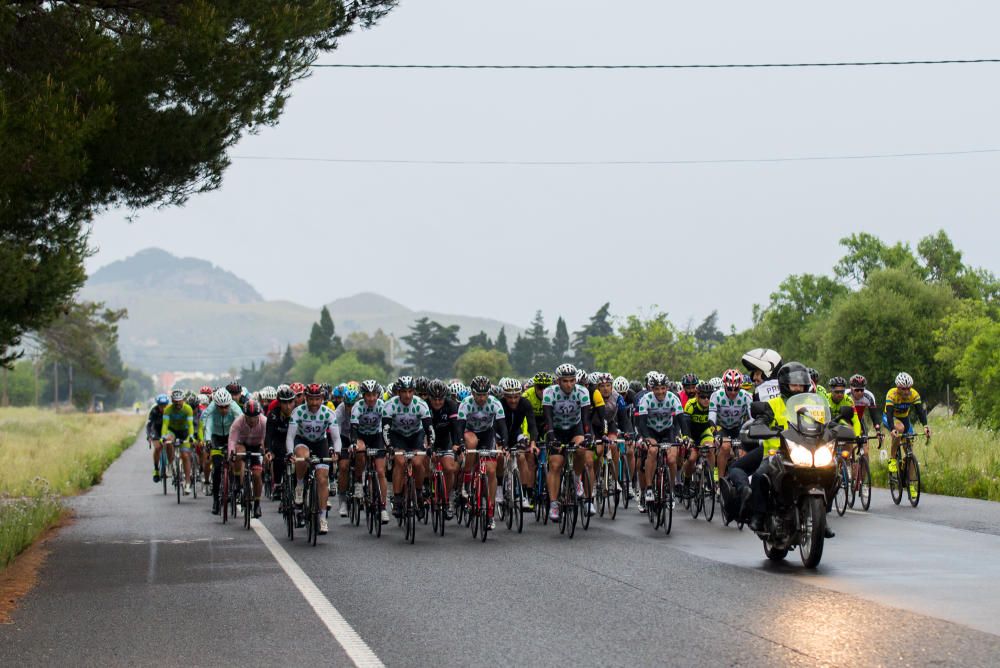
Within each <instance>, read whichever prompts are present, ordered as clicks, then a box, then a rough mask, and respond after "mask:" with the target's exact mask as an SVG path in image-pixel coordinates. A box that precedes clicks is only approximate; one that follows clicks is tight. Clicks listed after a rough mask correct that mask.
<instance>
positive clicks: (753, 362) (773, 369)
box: [741, 348, 781, 380]
mask: <svg viewBox="0 0 1000 668" xmlns="http://www.w3.org/2000/svg"><path fill="white" fill-rule="evenodd" d="M741 361H742V362H743V366H744V368H746V370H747V371H749V372H751V374H752V373H753V372H754V371H760V372H761V373H763V374H764V378H765V379H767V380H770V379H771V378H774V374H776V373H777V372H778V369H780V368H781V355H779V354H778V352H777V351H775V350H771V349H770V348H754V349H753V350H750V351H748V352H747V353H746V354H745V355H743V359H742V360H741Z"/></svg>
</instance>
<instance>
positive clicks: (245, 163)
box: [87, 0, 1000, 329]
mask: <svg viewBox="0 0 1000 668" xmlns="http://www.w3.org/2000/svg"><path fill="white" fill-rule="evenodd" d="M998 20H1000V4H997V3H983V2H961V1H952V2H948V3H941V2H922V1H915V0H905V1H880V2H877V3H872V2H839V3H833V4H828V5H822V6H821V5H816V4H815V3H802V2H758V3H746V2H713V3H667V2H660V1H628V2H626V1H622V2H616V3H608V2H594V1H590V0H586V1H584V0H546V2H537V0H509V1H507V2H503V3H496V2H483V1H481V0H462V1H458V0H453V1H450V2H445V1H441V0H419V2H418V1H416V0H403V1H402V2H401V3H400V6H399V7H398V8H396V9H395V10H393V12H391V13H390V14H389V16H387V17H386V18H385V19H383V21H382V22H381V23H380V24H378V25H376V26H375V27H374V28H372V29H371V30H367V31H361V32H358V33H355V34H352V35H349V36H347V37H346V38H344V39H343V40H342V41H341V43H340V46H339V48H338V49H337V50H336V51H334V52H331V53H327V54H323V55H322V56H321V57H320V60H319V61H318V62H321V63H393V64H413V63H419V64H426V63H430V64H446V63H447V64H663V63H685V64H687V63H765V62H830V61H861V60H864V61H867V60H910V59H913V60H927V59H953V58H962V59H967V58H998V57H1000V47H997V46H996V34H995V27H996V25H998ZM998 75H1000V64H967V65H926V66H910V67H864V68H859V67H845V68H778V69H713V70H705V69H699V70H599V71H594V70H569V71H567V70H555V71H532V70H501V71H493V70H486V71H483V70H471V71H456V70H344V69H314V70H313V75H312V76H311V77H309V78H307V79H305V80H303V81H300V82H297V83H296V84H295V86H294V87H293V89H292V91H291V99H290V100H289V102H288V105H287V108H286V111H285V113H284V115H283V116H282V118H281V120H280V121H279V123H278V125H277V126H275V127H272V128H266V129H264V130H263V131H262V132H260V133H259V134H257V135H253V136H248V137H246V138H244V139H243V140H242V141H241V142H240V143H239V144H238V145H237V146H236V147H234V149H233V150H232V151H231V156H232V158H233V161H232V165H231V167H230V168H229V170H228V171H227V172H226V174H225V178H224V182H223V185H222V187H221V188H220V189H218V190H216V191H214V192H211V193H207V194H202V195H198V196H196V197H194V198H192V199H191V200H190V201H189V202H188V203H187V204H186V205H185V206H183V207H175V208H164V209H156V210H143V211H140V212H138V215H137V216H136V220H135V222H132V223H129V222H127V220H126V217H127V216H128V215H130V214H132V213H134V212H130V211H125V210H111V211H108V212H106V213H104V214H102V215H101V216H99V217H98V218H97V219H96V220H95V223H94V226H93V232H92V235H91V241H92V244H93V246H94V247H95V248H96V249H97V251H98V252H97V253H96V254H95V255H94V256H93V257H91V258H90V260H89V261H88V264H87V267H88V270H90V271H93V270H95V269H96V268H98V267H100V266H103V265H106V264H108V263H109V262H112V261H114V260H117V259H121V258H124V257H127V256H129V255H131V254H133V253H135V252H137V251H139V250H141V249H143V248H146V247H149V246H159V247H161V248H164V249H165V250H168V251H170V252H172V253H175V254H177V255H182V256H193V257H200V258H204V259H207V260H209V261H211V262H213V263H215V264H217V265H219V266H221V267H223V268H225V269H227V270H230V271H232V272H234V273H236V274H237V275H239V276H241V277H243V278H245V279H246V280H248V281H249V282H250V283H251V284H253V285H254V287H255V288H257V290H258V291H259V292H260V293H261V294H262V295H263V296H264V297H265V298H267V299H288V300H291V301H295V302H298V303H301V304H305V305H307V306H318V305H319V304H321V303H325V302H329V301H332V300H333V299H336V298H338V297H344V296H349V295H353V294H355V293H357V292H361V291H374V292H378V293H381V294H383V295H385V296H387V297H390V298H392V299H395V300H397V301H399V302H401V303H403V304H405V305H406V306H409V307H410V308H413V309H428V310H433V311H439V312H452V313H463V314H468V315H480V316H490V317H496V318H499V319H502V320H505V321H507V322H512V323H516V324H519V325H526V324H527V323H528V322H529V321H530V319H531V317H532V315H533V314H534V312H535V310H536V309H541V310H542V311H543V312H544V313H545V314H546V316H547V317H548V318H550V319H551V320H552V321H554V319H555V316H556V315H557V314H559V315H563V316H564V317H565V318H566V320H567V323H568V324H569V326H570V328H571V329H573V328H575V327H577V326H579V325H580V324H582V323H583V322H585V321H586V319H587V318H588V317H589V316H590V315H591V314H592V313H593V312H594V311H596V309H597V308H598V307H599V306H600V305H601V304H602V303H604V302H606V301H610V302H611V306H612V313H614V314H617V315H619V316H622V315H626V314H629V313H647V314H648V313H651V312H653V311H656V310H662V311H666V312H668V313H669V314H670V316H671V318H672V319H673V320H674V321H675V322H677V323H679V324H684V323H686V322H687V321H688V320H689V319H694V320H695V321H696V322H697V321H700V320H701V319H702V318H703V317H704V316H705V315H707V314H708V313H709V312H711V311H712V310H714V309H718V311H719V317H720V321H721V323H722V324H723V325H724V326H726V327H728V325H729V324H735V325H736V326H737V327H744V326H746V325H748V324H749V323H750V319H751V312H752V307H753V304H755V303H766V302H767V300H768V295H769V294H770V293H771V292H772V291H773V290H774V289H775V288H776V286H777V285H778V284H779V282H780V281H781V280H782V279H783V278H785V277H786V276H787V275H789V274H793V273H802V272H817V273H823V272H827V271H828V270H829V269H830V268H831V267H832V265H833V264H834V263H835V262H836V261H837V259H838V258H839V257H840V256H841V255H842V252H841V251H842V249H841V248H840V247H839V246H838V243H837V242H838V240H839V239H840V238H842V237H844V236H847V235H849V234H851V233H853V232H861V231H866V232H871V233H873V234H876V235H878V236H880V237H881V238H883V239H884V240H886V241H889V242H892V243H894V242H896V241H908V242H910V243H912V244H915V243H916V241H917V240H918V239H919V238H920V237H922V236H924V235H927V234H931V233H934V232H936V231H937V230H938V229H944V230H946V231H947V232H948V234H949V235H950V236H951V238H952V239H953V241H954V242H955V244H956V246H957V247H958V248H959V249H960V250H962V251H963V252H964V254H965V259H966V261H967V262H969V263H970V264H972V265H975V266H982V267H986V268H987V269H990V270H992V271H996V272H1000V260H998V259H997V254H996V253H995V248H996V247H997V241H998V237H1000V231H998V230H997V226H996V225H995V221H996V220H997V219H998V213H1000V199H998V195H997V187H996V184H997V178H996V175H997V173H998V168H1000V153H980V154H971V155H954V156H933V157H909V158H883V159H863V160H814V161H789V162H767V161H758V162H754V161H750V162H735V163H723V164H719V163H715V164H672V165H649V164H646V165H572V166H565V165H558V166H538V165H527V166H526V165H482V164H478V165H477V164H461V165H428V164H395V165H387V164H377V163H361V164H358V163H350V164H345V163H330V162H318V161H287V160H257V159H250V157H251V156H258V157H260V156H264V157H270V158H280V157H285V158H287V157H295V158H335V159H345V158H347V159H362V160H446V161H452V160H457V161H556V162H565V161H636V160H638V161H673V160H681V161H690V160H695V161H704V160H728V159H737V160H746V159H750V160H754V159H770V158H786V157H805V156H844V155H873V154H879V155H881V154H897V153H918V152H942V151H973V150H982V149H1000V136H998V135H1000V129H998V126H997V123H996V119H997V117H998V111H1000V87H998V86H997V85H996V82H997V76H998ZM306 269H313V270H318V271H320V272H322V273H323V274H325V275H328V276H330V277H331V280H328V281H325V282H324V284H322V285H318V286H316V287H308V288H307V287H306V286H305V285H303V284H302V283H301V282H296V281H288V280H283V279H281V276H282V274H281V273H280V272H282V270H285V271H289V272H292V273H296V274H298V273H300V270H306ZM550 326H551V324H550Z"/></svg>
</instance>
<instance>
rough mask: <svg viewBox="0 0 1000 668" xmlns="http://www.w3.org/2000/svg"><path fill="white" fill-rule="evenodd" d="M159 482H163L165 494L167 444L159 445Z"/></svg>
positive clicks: (165, 493) (165, 492)
mask: <svg viewBox="0 0 1000 668" xmlns="http://www.w3.org/2000/svg"><path fill="white" fill-rule="evenodd" d="M160 482H162V483H163V495H164V496H166V495H167V446H165V445H161V446H160Z"/></svg>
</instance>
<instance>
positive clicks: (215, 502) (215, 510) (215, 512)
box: [212, 499, 222, 515]
mask: <svg viewBox="0 0 1000 668" xmlns="http://www.w3.org/2000/svg"><path fill="white" fill-rule="evenodd" d="M221 510H222V509H221V508H220V507H219V500H218V499H212V514H213V515H218V514H219V512H220V511H221Z"/></svg>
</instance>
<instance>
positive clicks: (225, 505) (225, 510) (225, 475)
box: [219, 467, 229, 524]
mask: <svg viewBox="0 0 1000 668" xmlns="http://www.w3.org/2000/svg"><path fill="white" fill-rule="evenodd" d="M219 502H220V503H221V504H222V523H223V524H225V523H226V522H228V521H229V467H225V468H223V469H222V496H221V497H220V499H219Z"/></svg>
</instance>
